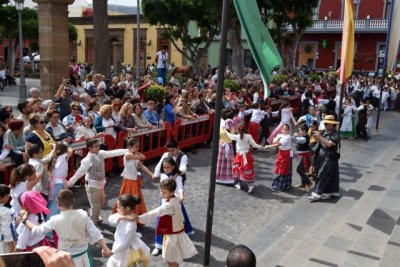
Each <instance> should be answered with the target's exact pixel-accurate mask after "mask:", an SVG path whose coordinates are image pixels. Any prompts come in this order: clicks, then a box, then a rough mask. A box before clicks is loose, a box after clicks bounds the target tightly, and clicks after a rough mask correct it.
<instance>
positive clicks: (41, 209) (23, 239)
mask: <svg viewBox="0 0 400 267" xmlns="http://www.w3.org/2000/svg"><path fill="white" fill-rule="evenodd" d="M20 200H21V205H22V210H21V212H20V215H21V217H22V218H25V219H23V220H22V221H21V223H19V225H18V227H17V234H18V241H17V245H16V246H15V247H16V251H32V250H33V249H34V248H36V247H40V246H51V244H50V242H49V241H48V240H47V239H46V235H45V234H42V233H40V234H33V233H32V231H31V230H30V229H29V228H28V227H27V226H26V220H29V221H31V222H32V223H33V224H34V225H40V224H42V223H44V222H45V220H44V219H45V214H49V213H50V211H49V209H48V208H47V202H46V200H45V199H44V198H43V197H42V195H41V194H40V193H39V192H36V191H28V192H25V193H23V194H22V195H21V197H20Z"/></svg>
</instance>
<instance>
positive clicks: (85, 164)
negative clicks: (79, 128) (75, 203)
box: [68, 139, 129, 224]
mask: <svg viewBox="0 0 400 267" xmlns="http://www.w3.org/2000/svg"><path fill="white" fill-rule="evenodd" d="M87 147H88V149H89V153H88V154H87V156H86V157H85V158H84V159H82V161H81V166H80V167H79V169H78V170H77V171H76V172H75V174H74V176H72V177H71V178H70V179H69V181H68V187H71V186H73V185H74V184H75V183H76V181H78V179H80V178H81V177H82V176H83V175H84V174H86V175H85V184H86V194H87V196H88V199H89V204H90V211H89V214H90V219H92V221H93V222H94V224H97V223H98V221H99V217H100V209H101V208H102V207H103V205H104V203H105V192H104V186H105V185H106V178H105V177H106V174H105V167H104V160H105V159H107V158H113V157H118V156H122V155H124V154H126V153H128V151H129V150H128V149H115V150H111V151H104V150H100V143H99V141H98V140H97V139H90V140H88V141H87Z"/></svg>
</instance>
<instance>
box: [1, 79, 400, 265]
mask: <svg viewBox="0 0 400 267" xmlns="http://www.w3.org/2000/svg"><path fill="white" fill-rule="evenodd" d="M28 84H29V83H28ZM28 88H30V87H29V85H28ZM4 95H6V92H5V93H4ZM15 95H16V96H18V95H19V93H18V91H17V93H16V94H15ZM14 98H15V97H14ZM10 99H11V98H10ZM0 101H1V103H2V104H3V103H4V102H3V96H0ZM17 102H18V99H16V101H15V103H17ZM381 115H382V117H381V125H380V129H381V130H380V131H379V132H378V133H377V132H376V131H375V130H373V133H372V139H371V140H369V141H368V142H365V141H358V140H352V141H349V140H343V141H342V147H341V159H340V187H341V193H342V195H343V196H342V197H341V198H340V199H329V200H326V201H322V202H316V203H310V202H309V200H308V199H307V198H306V196H307V195H308V194H307V192H304V191H302V190H300V189H297V188H293V189H291V190H290V191H288V192H285V193H277V192H274V191H272V190H270V186H271V183H272V180H273V175H272V171H273V167H274V160H275V155H274V153H273V152H262V151H259V152H256V153H254V157H255V166H256V188H255V190H254V192H253V194H252V195H249V194H247V193H246V192H245V191H239V190H237V189H235V188H233V187H228V186H222V185H217V187H216V193H215V197H216V199H215V210H214V226H213V240H212V250H211V262H210V266H212V267H222V266H225V263H224V260H225V258H226V255H227V253H228V251H229V249H231V248H232V247H233V246H234V245H236V244H245V245H247V246H249V247H250V248H251V249H252V250H253V251H254V252H255V254H256V256H257V261H258V265H257V266H260V267H264V266H296V267H297V266H399V264H398V262H400V253H399V252H400V219H399V216H400V206H399V205H398V203H399V200H400V168H399V167H400V146H399V145H398V144H399V135H398V133H399V132H400V124H399V116H400V115H399V114H398V113H395V112H382V113H381ZM374 116H376V114H374ZM186 152H187V154H188V156H189V162H190V163H189V169H188V180H187V183H186V193H187V197H186V203H185V205H186V208H187V211H188V213H189V216H190V219H191V222H192V224H193V226H194V228H195V235H194V236H192V237H191V238H192V240H193V242H194V244H195V245H196V248H197V249H198V251H199V254H198V255H197V256H195V257H193V258H191V259H189V260H187V261H186V262H185V263H184V264H183V265H182V266H188V267H192V266H196V267H197V266H202V262H203V252H204V231H205V226H206V218H205V215H206V210H207V197H208V179H209V171H210V156H211V149H210V147H208V146H206V145H203V146H197V147H194V148H191V149H189V150H187V151H186ZM155 163H156V162H154V161H153V162H146V165H147V166H148V167H149V168H150V169H151V170H153V169H154V167H155ZM114 176H115V177H114V178H112V179H110V181H109V183H108V184H107V186H106V194H107V203H106V205H105V207H104V209H103V210H102V213H101V216H102V217H103V218H104V219H105V221H106V219H107V217H108V216H109V214H110V211H111V209H112V207H113V206H114V204H115V202H116V197H117V195H118V192H119V188H120V184H121V180H122V178H121V177H119V176H118V175H117V174H115V175H114ZM144 179H145V180H144V188H143V194H144V198H145V202H146V205H147V208H148V210H150V209H152V208H155V207H157V206H158V203H159V193H158V184H157V183H153V182H151V181H150V179H148V177H146V176H145V177H144ZM293 180H294V181H293V183H294V184H296V183H298V182H299V181H300V179H299V176H298V175H297V174H294V175H293ZM73 190H74V192H75V195H76V197H77V207H80V208H84V209H87V208H88V207H89V205H88V201H87V198H86V194H85V190H84V189H83V188H74V189H73ZM102 231H103V234H104V236H105V238H106V239H107V243H108V244H109V246H110V247H111V246H112V240H113V233H114V228H113V227H110V226H109V225H107V224H106V223H105V224H103V225H102ZM139 232H141V233H142V235H143V240H144V241H145V243H146V244H148V245H149V246H150V248H151V249H152V248H153V232H154V226H153V225H146V226H145V227H142V228H141V229H139ZM92 253H93V256H94V259H95V266H103V265H104V263H105V262H106V260H105V259H103V258H101V257H100V251H99V249H98V248H97V247H96V246H93V247H92ZM150 265H151V266H165V265H164V264H163V263H162V259H161V257H151V264H150Z"/></svg>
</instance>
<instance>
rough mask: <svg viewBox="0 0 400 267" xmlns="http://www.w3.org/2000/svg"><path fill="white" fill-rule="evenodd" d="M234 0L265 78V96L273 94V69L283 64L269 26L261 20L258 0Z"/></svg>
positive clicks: (247, 37)
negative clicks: (271, 90)
mask: <svg viewBox="0 0 400 267" xmlns="http://www.w3.org/2000/svg"><path fill="white" fill-rule="evenodd" d="M233 2H234V4H235V9H236V13H237V15H238V17H239V20H240V24H241V25H242V29H243V31H244V34H245V36H246V39H247V43H248V44H249V47H250V51H251V53H252V55H253V58H254V61H255V62H256V64H257V67H258V69H259V71H260V74H261V77H262V80H263V84H264V97H268V96H269V95H270V94H271V92H270V91H269V89H268V82H269V81H271V80H272V71H273V69H274V68H276V67H280V66H282V59H281V57H280V55H279V52H278V49H277V48H276V46H275V43H274V41H273V40H272V38H271V35H270V34H269V32H268V28H267V27H266V26H265V25H264V23H263V22H262V21H261V16H260V11H259V9H258V6H257V3H256V0H246V1H243V0H233Z"/></svg>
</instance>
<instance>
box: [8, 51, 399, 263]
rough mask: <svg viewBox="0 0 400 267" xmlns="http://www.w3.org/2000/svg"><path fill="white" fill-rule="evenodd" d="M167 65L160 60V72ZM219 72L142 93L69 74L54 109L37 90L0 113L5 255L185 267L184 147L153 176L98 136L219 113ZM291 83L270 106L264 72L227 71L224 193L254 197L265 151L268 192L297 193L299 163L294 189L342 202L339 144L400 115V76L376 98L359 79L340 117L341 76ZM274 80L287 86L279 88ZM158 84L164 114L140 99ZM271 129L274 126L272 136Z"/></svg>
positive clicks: (148, 79) (129, 83)
mask: <svg viewBox="0 0 400 267" xmlns="http://www.w3.org/2000/svg"><path fill="white" fill-rule="evenodd" d="M163 56H164V54H162V53H161V54H160V55H159V59H160V60H161V63H162V60H163ZM161 63H160V64H161ZM216 73H217V70H216V69H214V70H211V69H210V72H209V73H207V74H206V75H205V76H204V77H200V76H198V75H193V77H191V78H188V79H187V81H186V82H185V83H184V84H180V82H179V81H178V79H177V77H175V74H174V75H172V76H171V79H170V81H168V82H167V81H165V79H166V78H165V77H166V76H165V73H164V70H162V71H161V70H160V71H159V73H158V74H159V75H161V74H162V76H163V77H157V78H154V77H152V76H151V75H145V76H144V77H143V79H142V80H141V81H140V82H138V83H136V82H135V81H134V77H133V76H132V74H129V73H126V74H122V75H115V76H114V77H113V78H112V79H111V83H110V84H108V83H107V80H106V79H105V77H104V76H103V75H101V74H95V73H91V72H89V73H87V74H86V73H85V68H80V69H77V68H72V73H71V77H70V79H63V80H62V82H61V84H60V86H59V88H58V90H57V92H56V94H55V95H54V98H53V99H43V98H42V97H41V96H40V90H39V89H38V88H31V89H30V91H29V92H30V96H31V97H30V98H29V99H27V100H26V101H23V102H20V103H19V104H18V107H17V108H18V111H19V115H18V116H15V118H14V115H15V114H16V113H15V112H13V109H12V107H10V106H3V107H1V109H0V148H1V153H0V179H2V181H3V183H4V181H6V180H9V183H10V185H9V186H6V185H1V186H0V202H1V203H4V204H6V205H4V206H1V210H0V212H1V217H0V218H1V220H2V221H1V224H2V225H3V227H2V228H1V231H2V235H3V237H4V238H3V239H2V242H3V243H4V244H5V245H6V246H5V247H4V248H3V251H4V252H11V251H31V250H33V249H34V248H35V247H39V246H43V245H46V246H53V247H56V248H58V249H60V250H63V251H66V252H68V253H70V254H71V255H72V258H73V261H74V263H75V265H76V266H89V264H90V261H91V259H90V257H89V250H88V244H89V243H90V244H94V243H97V244H98V245H99V246H100V247H101V249H102V254H103V256H105V257H109V259H108V262H107V266H127V264H128V262H130V263H131V262H132V261H140V262H142V263H144V264H147V265H148V264H149V255H150V253H151V254H152V255H154V256H157V255H159V254H162V257H163V258H164V260H165V262H166V263H167V264H168V266H179V264H180V263H181V262H182V261H183V260H184V259H186V258H190V257H192V256H194V255H195V254H196V253H197V250H196V248H195V247H194V245H193V243H192V242H191V240H190V238H189V236H190V235H191V234H193V233H194V231H193V228H192V226H191V223H190V219H189V216H188V214H189V213H190V209H189V211H187V210H186V207H185V205H184V200H185V198H186V196H185V190H184V187H185V180H186V171H187V164H188V158H187V156H186V155H185V154H184V153H183V152H182V151H181V150H180V149H179V143H178V142H177V141H175V140H174V139H171V140H168V142H167V144H166V147H167V149H168V152H166V153H165V154H164V155H160V156H161V159H160V161H159V164H158V165H157V167H156V168H155V170H154V172H153V171H152V170H150V169H148V168H147V167H146V166H145V165H144V163H143V161H144V160H145V159H146V157H145V156H144V154H143V151H139V150H140V142H139V139H137V138H131V139H129V140H128V141H127V148H126V149H117V150H106V148H104V147H102V144H101V143H100V142H99V140H98V139H94V138H93V137H95V136H96V135H97V134H99V133H103V134H106V135H110V136H112V137H113V138H114V139H116V138H117V133H118V132H119V131H131V132H137V131H138V130H140V129H153V128H154V127H158V126H160V125H163V124H164V123H169V124H170V125H171V126H173V125H174V122H175V120H177V119H187V120H191V119H195V118H197V116H199V115H203V114H209V113H213V112H214V109H215V105H216V104H215V102H216V87H217V86H216V85H217V81H218V75H217V74H216ZM284 74H285V75H278V74H277V73H274V75H276V78H277V79H276V80H274V81H273V82H271V83H270V84H269V89H270V91H271V95H270V96H269V97H268V98H265V95H264V88H263V83H262V81H261V76H260V74H259V72H258V70H255V71H254V72H253V70H251V69H248V70H247V73H246V76H245V77H243V78H241V79H240V78H239V77H238V76H237V75H235V74H233V73H232V71H231V70H230V69H229V68H227V69H226V71H225V76H226V77H225V78H227V79H231V80H234V81H235V82H236V83H237V84H238V86H239V87H240V89H239V91H231V90H230V89H229V88H225V91H224V94H223V99H222V102H223V111H222V118H221V129H220V130H219V132H220V144H219V154H218V162H217V183H219V184H225V185H231V186H232V187H234V188H237V189H239V190H242V189H245V190H246V191H247V192H248V193H249V194H252V192H253V191H254V190H256V186H255V182H256V179H255V178H256V174H255V171H254V160H253V158H252V156H251V153H253V152H254V151H256V150H269V151H277V156H276V164H275V168H274V175H275V177H274V181H273V183H272V185H271V189H272V190H274V191H285V190H289V189H290V188H291V187H292V180H293V179H292V175H293V174H292V160H293V159H294V158H296V159H297V164H296V172H297V173H298V174H299V177H300V180H301V183H299V184H298V185H295V186H297V187H299V188H301V189H303V190H306V191H309V192H310V196H309V198H310V200H311V201H319V200H322V199H325V198H329V197H339V196H340V194H339V164H338V160H339V158H340V137H342V138H348V139H350V140H351V139H364V140H368V138H370V136H371V134H370V131H371V127H372V122H373V118H372V115H373V110H376V109H382V110H383V111H386V110H397V111H400V94H399V90H400V86H399V83H398V81H399V80H400V79H399V78H400V77H399V76H395V74H393V75H391V76H390V77H388V78H386V79H385V81H384V82H383V84H384V86H383V90H382V92H381V89H380V88H381V86H380V84H381V82H382V80H381V78H375V77H370V76H363V75H360V76H353V77H352V78H351V79H350V80H349V81H348V83H347V86H346V92H345V97H344V101H343V103H342V110H339V106H340V103H339V102H340V100H339V99H340V97H339V94H338V92H339V86H338V84H337V80H336V78H335V77H334V76H332V75H330V74H329V73H323V72H321V73H313V74H314V76H313V78H312V79H311V78H310V77H311V76H308V77H307V76H304V73H302V72H299V73H295V72H294V73H291V72H286V73H284ZM83 76H84V77H85V78H83ZM278 76H280V77H282V76H284V78H283V80H282V79H278ZM316 76H317V77H318V78H315V77H316ZM156 83H158V84H159V85H162V86H164V89H165V98H164V103H162V104H163V105H162V108H158V107H159V106H160V105H159V104H160V103H156V102H155V101H153V100H146V99H145V98H144V91H145V90H146V89H147V88H149V87H150V86H151V85H152V84H156ZM380 95H382V104H381V105H380V106H379V97H380ZM292 96H297V97H298V98H299V99H300V101H299V102H298V103H299V106H298V107H291V106H290V101H289V100H290V99H291V97H292ZM377 99H378V100H377ZM276 100H279V101H280V106H279V109H273V108H274V107H273V105H274V103H275V102H276ZM274 101H275V102H274ZM294 108H296V110H298V112H297V113H294ZM276 120H278V122H279V123H278V124H277V126H276V127H275V129H272V128H273V126H274V122H275V121H276ZM340 122H341V125H340ZM295 128H297V129H295ZM214 130H215V129H214ZM76 140H87V149H88V154H87V155H86V156H85V157H81V160H80V161H79V165H78V166H77V170H76V172H75V173H74V175H73V176H72V177H70V178H69V179H67V177H68V170H69V168H70V164H69V158H70V157H71V156H72V155H78V156H79V155H80V154H79V153H80V151H74V150H73V149H72V148H71V146H70V144H72V143H73V142H74V141H76ZM294 147H295V148H296V149H293V148H294ZM293 151H296V152H295V153H293ZM118 156H123V162H124V169H123V171H122V173H121V176H122V177H123V182H122V185H121V189H120V194H119V197H118V201H117V202H116V203H115V206H114V209H113V215H112V216H110V217H109V218H108V223H109V224H111V225H115V226H116V232H115V242H114V244H113V247H112V249H110V248H108V247H107V245H106V244H105V242H104V237H103V236H102V234H101V232H100V230H99V229H98V228H97V227H98V226H99V224H101V223H102V218H101V217H100V210H101V209H102V207H103V205H104V203H105V201H106V199H105V198H106V194H105V184H106V172H105V167H104V161H105V159H107V158H113V157H118ZM5 158H11V159H12V161H13V162H14V165H15V168H14V169H13V171H12V173H11V176H10V177H5V173H4V172H3V171H4V168H5V167H4V164H3V162H2V160H4V159H5ZM139 170H140V171H139ZM142 172H144V173H146V174H147V175H148V176H149V177H151V178H152V179H153V180H154V181H159V182H160V188H159V191H160V195H161V200H160V207H159V208H157V209H155V210H152V211H147V208H146V204H145V203H146V202H145V199H144V197H143V194H142V192H141V186H142ZM83 176H84V177H85V178H84V180H85V182H84V184H85V188H86V194H87V197H88V200H89V204H90V210H89V214H87V213H86V212H85V211H83V210H81V209H75V207H74V196H73V193H72V192H71V191H70V190H68V188H70V187H72V186H73V185H74V184H75V183H77V182H78V181H79V180H80V179H81V177H83ZM9 200H11V201H9ZM7 203H9V205H8V204H7ZM7 205H8V206H9V207H10V208H8V206H7ZM78 208H79V207H78ZM152 218H156V227H155V228H156V231H155V244H154V247H155V248H154V249H153V251H152V252H150V248H149V247H148V246H147V245H146V244H145V243H144V242H143V241H142V240H141V239H140V237H141V235H140V233H138V232H137V225H140V224H143V223H148V222H151V219H152ZM78 222H79V223H78ZM6 225H11V226H12V227H11V228H10V227H4V226H6Z"/></svg>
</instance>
